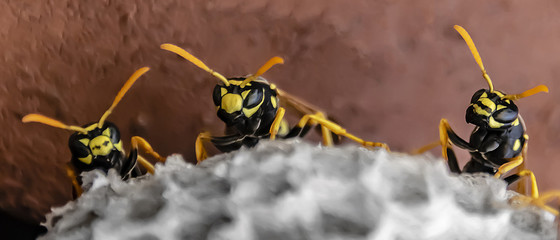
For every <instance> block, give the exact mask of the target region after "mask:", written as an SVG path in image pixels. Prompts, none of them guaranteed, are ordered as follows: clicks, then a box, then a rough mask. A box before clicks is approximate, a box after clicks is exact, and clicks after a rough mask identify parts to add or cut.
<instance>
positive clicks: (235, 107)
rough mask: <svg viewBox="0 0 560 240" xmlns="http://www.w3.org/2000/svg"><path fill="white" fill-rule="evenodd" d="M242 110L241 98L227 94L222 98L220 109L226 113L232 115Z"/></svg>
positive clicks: (237, 95)
mask: <svg viewBox="0 0 560 240" xmlns="http://www.w3.org/2000/svg"><path fill="white" fill-rule="evenodd" d="M241 108H243V98H242V97H241V95H239V94H231V93H228V94H226V95H224V96H223V97H222V109H224V110H225V111H226V112H227V113H234V112H237V111H240V110H241Z"/></svg>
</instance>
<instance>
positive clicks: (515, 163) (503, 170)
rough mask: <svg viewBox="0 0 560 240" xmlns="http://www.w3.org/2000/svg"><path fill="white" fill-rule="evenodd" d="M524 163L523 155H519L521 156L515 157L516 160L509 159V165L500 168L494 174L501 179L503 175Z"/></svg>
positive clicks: (505, 164)
mask: <svg viewBox="0 0 560 240" xmlns="http://www.w3.org/2000/svg"><path fill="white" fill-rule="evenodd" d="M522 163H523V156H522V155H519V156H517V157H514V158H510V159H508V162H507V163H504V164H502V165H501V166H500V167H499V168H498V171H497V172H496V173H495V174H494V177H495V178H499V177H501V176H502V174H504V173H507V172H509V171H511V170H513V169H514V168H516V167H518V166H519V165H521V164H522Z"/></svg>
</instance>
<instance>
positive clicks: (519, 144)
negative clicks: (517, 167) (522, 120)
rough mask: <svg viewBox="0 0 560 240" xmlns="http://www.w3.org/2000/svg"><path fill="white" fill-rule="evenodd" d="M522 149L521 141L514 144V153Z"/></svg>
mask: <svg viewBox="0 0 560 240" xmlns="http://www.w3.org/2000/svg"><path fill="white" fill-rule="evenodd" d="M520 147H521V141H519V139H517V140H515V143H513V151H517V150H519V148H520Z"/></svg>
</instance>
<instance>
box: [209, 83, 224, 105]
mask: <svg viewBox="0 0 560 240" xmlns="http://www.w3.org/2000/svg"><path fill="white" fill-rule="evenodd" d="M223 92H227V90H226V89H225V88H223V87H221V86H220V85H216V87H214V92H213V93H212V100H214V105H216V106H220V103H221V102H222V96H223V94H222V93H223Z"/></svg>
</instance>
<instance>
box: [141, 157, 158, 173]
mask: <svg viewBox="0 0 560 240" xmlns="http://www.w3.org/2000/svg"><path fill="white" fill-rule="evenodd" d="M137 160H138V163H140V165H142V167H144V168H145V169H146V171H148V172H149V173H150V174H154V172H155V170H154V165H152V164H151V163H150V162H148V160H146V159H145V158H143V157H142V156H140V155H138V159H137Z"/></svg>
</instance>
